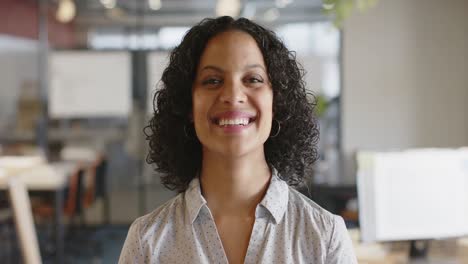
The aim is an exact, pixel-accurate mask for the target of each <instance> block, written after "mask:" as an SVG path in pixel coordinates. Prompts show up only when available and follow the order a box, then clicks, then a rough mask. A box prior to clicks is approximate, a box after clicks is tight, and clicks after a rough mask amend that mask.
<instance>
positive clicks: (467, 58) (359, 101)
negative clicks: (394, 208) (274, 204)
mask: <svg viewBox="0 0 468 264" xmlns="http://www.w3.org/2000/svg"><path fill="white" fill-rule="evenodd" d="M363 5H367V8H365V10H362V11H360V8H359V7H360V6H363ZM330 11H333V12H330ZM328 13H331V14H328ZM223 14H227V15H232V16H243V17H247V18H250V19H253V20H254V21H256V22H258V23H260V24H262V25H264V26H266V27H268V28H271V29H273V30H274V31H275V32H276V33H277V34H278V35H279V36H280V37H281V38H282V39H283V40H284V42H285V44H286V45H287V46H288V47H289V49H291V50H294V51H295V52H296V54H297V58H298V60H299V61H300V62H301V64H302V66H303V67H304V69H305V71H306V73H307V74H306V77H305V78H306V82H307V89H309V90H310V91H312V92H313V93H314V94H315V96H316V99H317V101H318V106H317V115H318V117H319V119H320V127H321V128H320V129H321V140H320V143H319V150H320V159H319V161H317V163H316V164H314V165H313V166H311V167H310V168H308V169H307V170H306V174H307V179H306V182H305V185H304V186H301V187H300V188H299V189H300V191H301V192H302V193H304V194H305V195H307V196H309V197H310V198H312V199H313V200H314V201H316V202H317V203H318V204H319V205H321V206H323V207H324V208H326V209H327V210H329V211H331V212H333V213H335V214H338V215H341V216H343V217H344V218H345V220H346V223H347V225H348V227H349V228H350V232H351V234H352V236H353V239H354V242H355V246H356V249H357V252H358V257H359V258H360V260H361V261H362V263H406V262H407V254H406V253H403V254H400V255H398V254H393V255H391V257H388V256H389V255H387V254H391V252H390V251H391V250H390V249H389V248H388V247H385V248H383V247H381V243H375V244H371V245H369V244H366V245H363V246H362V247H361V245H360V243H361V240H360V239H359V231H358V230H359V227H360V221H359V220H360V218H359V208H358V207H359V206H358V204H360V203H358V188H357V184H358V180H357V171H358V166H359V165H358V164H357V161H356V153H358V152H359V151H362V150H367V151H369V150H370V151H388V150H394V151H403V150H406V149H413V148H446V149H457V148H460V147H463V146H468V118H467V117H466V116H467V115H468V104H467V103H466V102H467V101H468V74H467V73H468V48H467V47H468V2H467V1H464V0H450V1H438V0H407V1H404V0H376V1H371V0H367V1H366V0H361V1H354V0H349V1H346V0H341V1H338V0H337V1H324V2H323V1H322V0H239V1H237V0H197V1H195V0H134V1H124V0H80V1H78V0H2V1H1V2H0V21H1V23H0V241H1V244H2V245H7V246H5V247H3V246H2V247H1V249H0V262H2V263H23V262H24V255H25V254H27V253H25V251H26V252H27V251H29V250H28V249H27V248H26V249H24V243H21V241H22V240H21V239H20V237H21V235H20V234H19V233H20V232H21V230H19V228H15V226H17V225H15V224H17V223H18V222H19V221H20V220H19V219H18V217H15V215H17V214H16V211H15V210H13V209H14V208H13V207H14V206H12V203H13V201H12V200H14V199H13V198H14V196H13V195H11V190H10V194H9V193H8V190H9V189H14V188H13V187H14V186H16V185H14V184H11V182H10V180H9V179H11V178H14V177H15V176H18V175H20V176H21V177H20V178H22V179H23V183H24V187H25V188H26V189H27V190H28V193H27V194H28V201H29V202H27V203H26V205H24V204H25V203H22V204H23V206H22V208H23V209H25V210H26V211H28V212H29V213H30V215H31V216H32V218H33V220H34V225H33V227H34V229H35V230H34V232H35V233H36V236H37V239H38V242H39V243H38V249H39V251H40V258H41V259H42V261H43V263H54V262H59V263H90V262H92V263H115V262H116V261H117V259H118V255H119V253H120V249H121V247H122V245H123V241H124V239H125V236H126V232H127V230H128V226H129V224H130V223H131V222H132V221H133V220H134V219H136V218H137V217H138V216H141V215H144V214H146V213H148V212H151V211H152V210H154V209H155V208H157V207H158V206H159V205H161V204H163V203H164V202H165V201H167V200H168V199H170V198H171V197H173V196H174V195H175V193H174V192H172V191H169V190H166V189H164V187H163V186H162V185H161V184H160V183H159V178H158V175H157V174H156V173H155V172H154V171H153V168H152V167H151V166H150V165H148V164H146V162H145V158H146V153H147V142H146V140H145V135H144V134H143V127H144V126H145V125H146V123H147V121H148V119H149V118H150V116H151V114H152V111H153V103H152V99H153V94H154V92H155V90H156V89H157V87H158V86H157V84H158V81H159V79H160V76H161V73H162V71H163V69H164V67H165V65H166V64H167V56H168V54H169V52H170V51H171V49H172V48H174V47H175V46H176V45H177V44H178V43H179V42H180V40H181V38H182V37H183V35H184V34H185V32H186V31H187V30H188V29H189V28H190V27H191V26H193V25H194V24H196V23H197V22H199V21H200V20H201V19H203V18H205V17H214V16H218V15H223ZM342 15H345V16H344V18H343V19H342V20H339V19H338V18H341V16H342ZM337 17H338V18H337ZM337 23H338V24H340V25H341V27H336V25H335V24H337ZM21 157H23V159H21ZM51 175H52V176H51ZM12 186H13V187H12ZM44 186H45V187H44ZM415 189H417V186H416V187H415ZM467 190H468V186H467ZM467 200H468V199H467ZM58 211H60V212H58ZM467 215H468V213H467ZM466 230H467V232H466V233H467V234H468V227H467V228H466ZM460 237H461V236H460ZM460 239H461V238H460ZM396 240H406V239H396ZM457 241H458V240H457ZM457 241H455V240H453V239H452V238H450V239H446V240H443V241H439V240H437V243H435V242H434V243H432V244H431V245H432V248H431V249H432V251H433V252H436V253H440V252H442V253H441V254H442V255H444V254H445V255H444V256H446V257H447V259H448V260H447V261H452V259H454V258H458V257H459V255H460V254H459V253H457V252H459V251H460V252H461V251H462V250H459V251H453V250H452V251H450V252H448V253H447V252H445V251H447V250H445V249H446V248H447V247H449V248H454V247H453V245H454V243H455V244H456V245H459V246H460V243H458V242H457ZM383 243H389V242H383ZM438 243H439V244H438ZM444 243H448V245H449V246H446V245H447V244H444ZM457 243H458V244H457ZM465 243H466V242H465ZM27 245H28V243H26V247H27ZM385 245H388V244H385ZM392 246H393V244H392ZM460 247H461V246H460ZM33 248H34V246H33ZM395 248H396V251H398V250H400V251H405V250H409V249H408V248H407V245H406V244H404V243H403V244H398V245H397V246H396V247H395ZM395 248H391V249H392V250H393V249H395ZM402 248H403V249H402ZM467 248H468V246H467ZM467 250H468V249H467ZM400 251H399V252H400ZM365 261H368V262H365ZM372 261H373V262H372ZM385 261H387V262H385ZM392 261H393V262H392ZM398 261H402V262H398ZM444 261H445V259H444ZM428 263H429V262H428ZM430 263H432V262H430ZM434 263H441V262H434ZM450 263H453V262H450ZM456 263H463V262H456Z"/></svg>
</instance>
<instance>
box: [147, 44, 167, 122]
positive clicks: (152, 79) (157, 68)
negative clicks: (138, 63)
mask: <svg viewBox="0 0 468 264" xmlns="http://www.w3.org/2000/svg"><path fill="white" fill-rule="evenodd" d="M169 55H170V54H169V52H151V53H149V54H148V59H147V66H148V71H147V73H148V91H147V99H148V101H147V103H146V111H147V114H149V115H152V114H153V99H154V94H155V93H156V91H157V89H158V88H159V87H161V86H160V85H161V83H160V80H161V77H162V74H163V72H164V69H166V67H167V65H168V64H169Z"/></svg>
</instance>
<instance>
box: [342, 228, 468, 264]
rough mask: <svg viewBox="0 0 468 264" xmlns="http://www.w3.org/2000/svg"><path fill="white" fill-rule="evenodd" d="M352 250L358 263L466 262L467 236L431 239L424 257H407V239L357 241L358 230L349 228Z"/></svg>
mask: <svg viewBox="0 0 468 264" xmlns="http://www.w3.org/2000/svg"><path fill="white" fill-rule="evenodd" d="M350 236H351V239H352V240H353V245H354V250H355V252H356V256H357V258H358V262H359V263H360V264H449V263H450V264H467V263H468V237H465V238H452V239H442V240H431V241H430V242H429V251H428V256H427V258H426V259H417V260H410V259H409V247H410V243H409V242H408V241H401V242H383V243H367V244H363V243H361V242H359V231H357V230H350Z"/></svg>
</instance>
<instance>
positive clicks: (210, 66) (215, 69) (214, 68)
mask: <svg viewBox="0 0 468 264" xmlns="http://www.w3.org/2000/svg"><path fill="white" fill-rule="evenodd" d="M252 68H260V69H262V70H263V71H265V72H266V70H265V68H264V67H263V66H262V65H260V64H249V65H247V66H245V67H244V69H252ZM204 70H214V71H217V72H224V70H223V69H222V68H220V67H217V66H213V65H207V66H205V67H203V68H202V69H201V71H204Z"/></svg>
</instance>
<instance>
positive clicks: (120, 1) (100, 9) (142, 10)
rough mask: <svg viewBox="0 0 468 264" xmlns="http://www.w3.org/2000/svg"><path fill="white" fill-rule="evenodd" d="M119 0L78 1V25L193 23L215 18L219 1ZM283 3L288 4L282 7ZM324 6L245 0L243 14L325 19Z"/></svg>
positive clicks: (264, 18)
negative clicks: (110, 0) (153, 4)
mask: <svg viewBox="0 0 468 264" xmlns="http://www.w3.org/2000/svg"><path fill="white" fill-rule="evenodd" d="M116 1H117V2H116V7H115V8H112V9H107V8H105V7H104V5H103V4H102V3H101V0H79V1H78V0H75V3H76V4H77V17H76V20H75V23H76V26H78V27H79V28H81V29H83V28H86V29H88V30H89V29H98V30H99V31H102V30H105V29H111V28H112V29H122V28H123V29H127V30H131V29H132V28H140V29H141V28H142V27H143V28H159V27H163V26H191V25H194V24H196V23H197V22H199V21H200V20H202V19H203V18H206V17H214V16H215V7H216V3H217V0H162V1H161V8H160V9H159V10H152V9H150V8H149V5H148V0H116ZM281 3H287V5H286V6H285V7H283V8H279V7H278V4H281ZM279 6H281V5H279ZM321 8H322V1H321V0H241V11H240V16H244V17H249V18H251V19H253V20H255V21H257V22H259V23H261V24H267V25H271V24H284V23H291V22H304V21H318V20H325V19H327V18H326V17H325V16H324V15H323V14H322V12H321V10H322V9H321Z"/></svg>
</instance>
